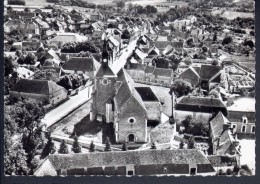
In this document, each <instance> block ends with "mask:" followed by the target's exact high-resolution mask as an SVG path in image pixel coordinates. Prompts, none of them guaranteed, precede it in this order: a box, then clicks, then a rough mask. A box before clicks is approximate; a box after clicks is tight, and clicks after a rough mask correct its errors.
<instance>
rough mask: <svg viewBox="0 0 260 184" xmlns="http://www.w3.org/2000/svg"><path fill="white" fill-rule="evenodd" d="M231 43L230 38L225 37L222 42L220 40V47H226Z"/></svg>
mask: <svg viewBox="0 0 260 184" xmlns="http://www.w3.org/2000/svg"><path fill="white" fill-rule="evenodd" d="M232 41H233V39H232V37H231V36H226V37H225V38H224V39H223V40H222V45H228V44H230V43H231V42H232Z"/></svg>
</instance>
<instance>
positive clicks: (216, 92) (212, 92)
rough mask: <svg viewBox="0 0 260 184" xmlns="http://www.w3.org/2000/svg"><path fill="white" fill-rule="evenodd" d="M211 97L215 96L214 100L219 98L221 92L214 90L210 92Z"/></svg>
mask: <svg viewBox="0 0 260 184" xmlns="http://www.w3.org/2000/svg"><path fill="white" fill-rule="evenodd" d="M209 96H213V98H219V97H220V95H219V92H218V91H217V90H216V89H213V90H211V91H210V92H209Z"/></svg>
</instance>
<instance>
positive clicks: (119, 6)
mask: <svg viewBox="0 0 260 184" xmlns="http://www.w3.org/2000/svg"><path fill="white" fill-rule="evenodd" d="M116 6H117V7H118V8H120V9H123V8H124V7H125V1H117V2H116Z"/></svg>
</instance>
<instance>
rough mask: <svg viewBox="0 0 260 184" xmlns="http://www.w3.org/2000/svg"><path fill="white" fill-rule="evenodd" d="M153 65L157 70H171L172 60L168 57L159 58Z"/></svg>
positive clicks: (155, 59)
mask: <svg viewBox="0 0 260 184" xmlns="http://www.w3.org/2000/svg"><path fill="white" fill-rule="evenodd" d="M152 63H153V65H154V66H156V68H169V63H170V60H169V59H168V58H166V57H162V56H157V57H155V58H154V59H153V60H152Z"/></svg>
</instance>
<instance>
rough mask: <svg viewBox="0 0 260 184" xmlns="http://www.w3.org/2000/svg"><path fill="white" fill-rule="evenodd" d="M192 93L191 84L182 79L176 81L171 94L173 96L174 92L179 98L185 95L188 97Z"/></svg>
mask: <svg viewBox="0 0 260 184" xmlns="http://www.w3.org/2000/svg"><path fill="white" fill-rule="evenodd" d="M191 91H192V86H191V84H190V83H189V82H187V81H185V80H182V79H176V80H175V81H174V83H173V84H172V86H171V89H170V93H171V94H172V92H174V94H175V96H176V97H177V98H179V97H181V96H183V95H188V94H189V93H190V92H191Z"/></svg>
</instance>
